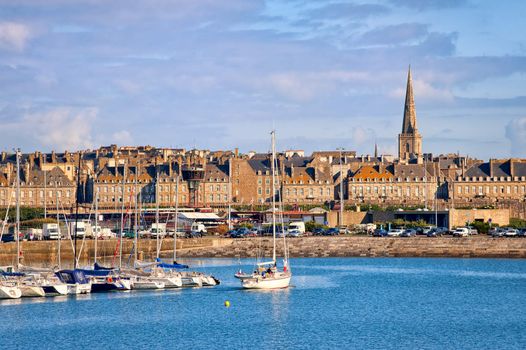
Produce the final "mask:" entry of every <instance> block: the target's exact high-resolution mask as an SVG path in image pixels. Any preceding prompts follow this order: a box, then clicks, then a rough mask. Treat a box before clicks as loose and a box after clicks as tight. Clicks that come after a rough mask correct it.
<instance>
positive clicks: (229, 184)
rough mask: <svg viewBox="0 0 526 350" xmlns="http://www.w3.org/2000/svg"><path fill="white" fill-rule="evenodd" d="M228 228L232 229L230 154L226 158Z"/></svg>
mask: <svg viewBox="0 0 526 350" xmlns="http://www.w3.org/2000/svg"><path fill="white" fill-rule="evenodd" d="M228 230H229V231H230V230H232V156H230V159H228Z"/></svg>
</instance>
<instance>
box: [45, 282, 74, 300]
mask: <svg viewBox="0 0 526 350" xmlns="http://www.w3.org/2000/svg"><path fill="white" fill-rule="evenodd" d="M42 289H44V293H46V296H47V297H53V296H57V295H67V294H68V286H67V285H66V284H50V285H46V286H42Z"/></svg>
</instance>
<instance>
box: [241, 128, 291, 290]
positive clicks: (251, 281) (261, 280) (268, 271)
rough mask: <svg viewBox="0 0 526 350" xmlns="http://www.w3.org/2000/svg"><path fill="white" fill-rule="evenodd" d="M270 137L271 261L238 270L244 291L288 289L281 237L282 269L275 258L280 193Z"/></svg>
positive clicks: (288, 276)
mask: <svg viewBox="0 0 526 350" xmlns="http://www.w3.org/2000/svg"><path fill="white" fill-rule="evenodd" d="M271 135H272V165H271V169H272V260H271V261H265V262H260V263H257V264H256V269H255V270H254V272H252V273H244V272H243V271H241V270H239V272H237V273H236V274H235V275H234V276H235V277H236V278H237V279H239V280H240V281H241V286H242V287H243V288H246V289H279V288H288V286H289V284H290V280H291V278H292V273H291V271H290V267H289V262H288V252H287V246H286V241H285V235H283V251H284V259H283V269H281V270H280V269H279V268H278V265H277V258H276V194H278V201H279V202H280V203H281V192H280V191H276V180H277V178H278V175H277V174H276V133H275V131H272V132H271Z"/></svg>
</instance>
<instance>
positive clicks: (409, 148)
mask: <svg viewBox="0 0 526 350" xmlns="http://www.w3.org/2000/svg"><path fill="white" fill-rule="evenodd" d="M398 158H399V159H400V161H402V162H407V161H410V160H415V159H416V160H417V161H419V160H421V158H422V136H421V135H420V134H419V133H418V128H417V126H416V109H415V100H414V96H413V79H412V77H411V66H409V71H408V73H407V88H406V92H405V104H404V121H403V123H402V132H401V133H400V134H399V135H398Z"/></svg>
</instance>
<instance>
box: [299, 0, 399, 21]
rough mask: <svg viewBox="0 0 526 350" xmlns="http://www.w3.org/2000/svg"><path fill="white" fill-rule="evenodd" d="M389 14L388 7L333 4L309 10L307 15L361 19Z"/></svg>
mask: <svg viewBox="0 0 526 350" xmlns="http://www.w3.org/2000/svg"><path fill="white" fill-rule="evenodd" d="M389 12H390V9H389V7H387V6H383V5H375V4H360V5H358V4H344V3H334V4H330V5H327V6H323V7H319V8H317V9H313V10H310V11H309V14H310V15H315V16H320V17H325V18H344V19H363V18H365V17H370V16H376V15H384V14H388V13H389Z"/></svg>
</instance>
